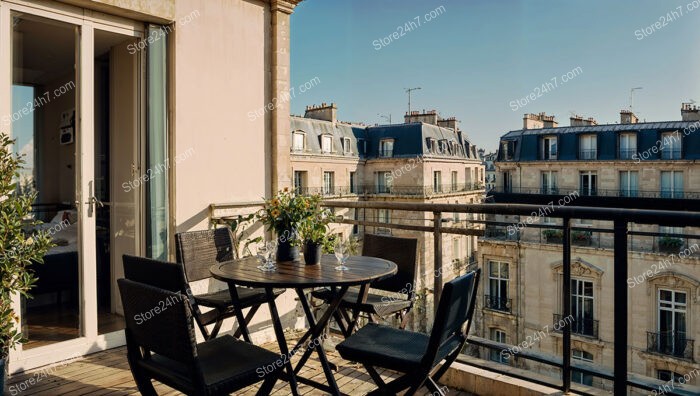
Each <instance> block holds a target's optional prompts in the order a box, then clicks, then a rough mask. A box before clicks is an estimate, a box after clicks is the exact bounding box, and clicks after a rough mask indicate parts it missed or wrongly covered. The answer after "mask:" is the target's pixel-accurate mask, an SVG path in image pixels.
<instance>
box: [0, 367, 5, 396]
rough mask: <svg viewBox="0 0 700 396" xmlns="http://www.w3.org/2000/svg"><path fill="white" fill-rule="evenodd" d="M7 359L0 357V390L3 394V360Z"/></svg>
mask: <svg viewBox="0 0 700 396" xmlns="http://www.w3.org/2000/svg"><path fill="white" fill-rule="evenodd" d="M6 360H7V359H0V392H2V394H3V395H4V394H5V376H6V373H5V362H6Z"/></svg>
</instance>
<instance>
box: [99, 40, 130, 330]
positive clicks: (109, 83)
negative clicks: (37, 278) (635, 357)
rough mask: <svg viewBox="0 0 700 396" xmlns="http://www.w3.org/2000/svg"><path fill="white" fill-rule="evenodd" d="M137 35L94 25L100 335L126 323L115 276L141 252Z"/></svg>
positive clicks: (122, 273) (121, 275) (120, 273)
mask: <svg viewBox="0 0 700 396" xmlns="http://www.w3.org/2000/svg"><path fill="white" fill-rule="evenodd" d="M134 41H135V38H134V37H131V36H125V35H122V34H117V33H113V32H106V31H102V30H95V45H94V48H95V90H94V92H95V196H96V197H97V199H98V200H99V201H100V204H99V205H98V206H97V224H96V242H97V245H96V252H97V299H98V306H97V308H98V321H97V325H98V334H106V333H111V332H114V331H117V330H122V329H123V328H124V327H125V326H124V317H123V310H122V307H121V298H120V296H119V290H118V288H117V279H119V278H123V277H124V271H123V265H122V255H124V254H131V255H135V254H137V252H138V238H137V234H138V233H137V230H138V227H137V225H138V224H139V222H138V212H137V210H136V208H137V207H138V204H139V201H140V197H141V191H140V188H138V187H136V186H137V185H139V186H140V184H139V183H133V181H132V180H133V179H134V178H135V177H137V172H136V171H137V169H138V165H137V164H138V163H139V161H138V143H137V142H138V137H139V134H138V130H139V122H138V119H139V118H138V112H139V111H138V110H139V106H138V104H139V101H138V97H139V95H138V88H139V85H138V81H139V79H138V75H139V69H138V64H139V63H138V61H139V53H134V52H133V51H129V50H128V49H129V44H132V43H133V42H134Z"/></svg>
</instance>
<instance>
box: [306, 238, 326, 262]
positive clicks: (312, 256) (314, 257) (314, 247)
mask: <svg viewBox="0 0 700 396" xmlns="http://www.w3.org/2000/svg"><path fill="white" fill-rule="evenodd" d="M321 248H322V246H321V244H320V243H315V242H311V241H306V242H304V262H305V263H306V265H316V264H320V263H321Z"/></svg>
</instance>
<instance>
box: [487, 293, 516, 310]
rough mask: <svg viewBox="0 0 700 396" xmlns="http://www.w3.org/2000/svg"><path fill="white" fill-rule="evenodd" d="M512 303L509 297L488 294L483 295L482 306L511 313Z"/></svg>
mask: <svg viewBox="0 0 700 396" xmlns="http://www.w3.org/2000/svg"><path fill="white" fill-rule="evenodd" d="M512 303H513V300H512V299H510V298H503V297H498V296H492V295H490V294H485V295H484V308H486V309H491V310H494V311H501V312H508V313H511V312H512V311H511V309H512V306H513V305H512Z"/></svg>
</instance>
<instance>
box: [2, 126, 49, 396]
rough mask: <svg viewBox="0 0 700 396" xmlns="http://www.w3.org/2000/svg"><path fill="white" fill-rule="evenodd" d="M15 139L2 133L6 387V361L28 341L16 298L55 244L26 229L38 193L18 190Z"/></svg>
mask: <svg viewBox="0 0 700 396" xmlns="http://www.w3.org/2000/svg"><path fill="white" fill-rule="evenodd" d="M13 143H14V141H13V140H12V139H10V138H9V137H8V136H7V135H6V134H0V390H4V388H5V375H6V371H7V370H6V363H7V358H8V355H9V353H10V350H11V349H13V348H15V347H16V346H17V345H18V344H20V343H22V342H23V341H24V339H23V337H22V333H21V332H20V331H19V316H18V315H17V313H16V312H15V311H14V310H13V308H12V298H13V297H14V296H15V295H17V294H19V295H20V296H23V297H25V298H29V297H30V295H29V290H30V289H31V287H32V285H33V284H34V283H35V282H36V280H37V278H36V277H35V276H34V272H33V271H32V270H31V268H30V267H31V265H32V264H33V263H41V262H42V260H43V257H44V254H45V253H46V251H47V250H48V249H49V248H50V247H51V238H50V236H49V234H48V232H46V231H41V232H37V233H35V234H34V235H29V234H28V233H26V232H25V231H24V230H26V229H27V227H28V226H29V227H31V226H32V225H34V224H35V223H36V222H34V221H32V220H31V217H30V214H31V209H32V202H34V199H35V198H36V195H35V194H24V193H20V192H18V188H17V181H18V180H19V169H20V168H21V167H22V164H23V159H22V157H21V156H20V155H18V154H15V153H14V152H13V151H12V147H13Z"/></svg>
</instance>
